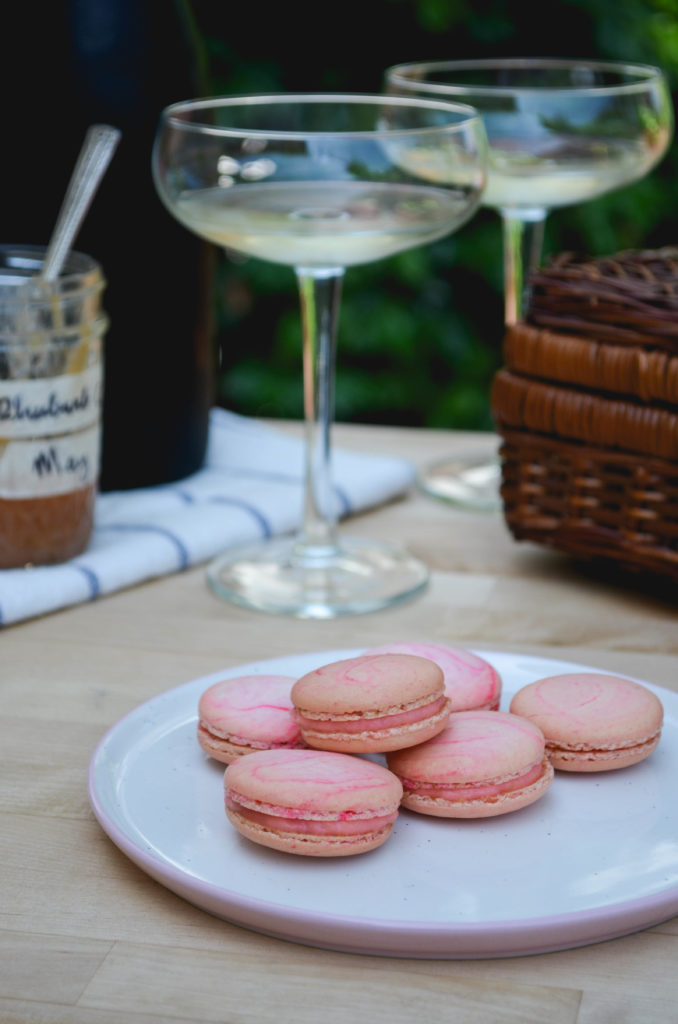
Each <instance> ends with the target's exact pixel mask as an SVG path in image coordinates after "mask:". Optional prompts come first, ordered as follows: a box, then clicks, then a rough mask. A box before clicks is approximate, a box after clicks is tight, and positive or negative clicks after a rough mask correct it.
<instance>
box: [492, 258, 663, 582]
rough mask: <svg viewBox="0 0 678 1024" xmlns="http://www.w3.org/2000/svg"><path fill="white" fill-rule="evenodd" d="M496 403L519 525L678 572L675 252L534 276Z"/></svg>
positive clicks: (579, 550) (583, 263)
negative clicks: (526, 306)
mask: <svg viewBox="0 0 678 1024" xmlns="http://www.w3.org/2000/svg"><path fill="white" fill-rule="evenodd" d="M530 285H531V300H530V305H529V314H528V317H527V319H526V321H525V322H521V323H519V324H516V325H514V326H513V327H510V328H508V330H507V332H506V336H505V339H504V361H505V366H504V368H503V369H502V370H500V371H499V372H498V373H497V375H496V376H495V379H494V382H493V387H492V411H493V415H494V418H495V423H496V426H497V430H498V432H499V434H500V435H501V437H502V441H503V444H502V451H501V457H502V489H501V490H502V499H503V505H504V515H505V518H506V522H507V525H508V527H509V529H510V531H511V533H512V534H513V535H514V537H516V539H520V540H523V539H525V540H532V541H537V542H538V543H542V544H546V545H549V546H551V547H554V548H556V549H559V550H562V551H565V552H567V553H569V554H572V555H575V556H577V557H585V558H610V559H614V560H615V562H616V563H617V564H619V565H621V566H624V567H626V568H633V569H641V570H648V571H650V572H653V573H660V574H664V575H666V574H668V575H670V576H672V577H674V578H677V579H678V250H676V249H664V250H656V251H643V252H625V253H620V254H618V255H617V256H614V257H608V258H604V259H597V260H584V259H582V258H580V257H573V256H570V255H568V254H561V255H560V256H559V257H557V258H556V259H554V260H553V261H552V262H551V263H550V264H549V265H548V266H547V267H546V268H544V269H542V270H540V271H539V272H537V273H535V274H533V275H532V277H531V279H530Z"/></svg>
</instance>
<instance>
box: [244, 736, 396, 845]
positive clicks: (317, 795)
mask: <svg viewBox="0 0 678 1024" xmlns="http://www.w3.org/2000/svg"><path fill="white" fill-rule="evenodd" d="M224 796H225V804H226V814H227V815H228V818H229V821H230V822H231V823H232V824H233V825H234V826H235V828H237V830H238V831H239V832H240V833H241V835H243V836H245V837H246V838H247V839H251V840H252V841H253V842H255V843H259V844H260V845H262V846H269V847H272V848H273V849H274V850H284V851H286V852H288V853H296V854H302V855H305V856H310V857H345V856H348V855H349V854H355V853H365V852H367V851H368V850H373V849H375V847H377V846H381V844H382V843H383V842H385V841H386V839H388V837H389V835H390V834H391V830H392V829H393V823H394V821H395V820H396V818H397V816H398V808H399V805H400V798H401V796H402V786H401V784H400V782H399V781H398V779H397V778H396V776H395V775H393V774H392V772H390V771H388V769H387V768H384V767H383V766H382V765H380V764H375V763H373V762H372V761H368V760H366V759H364V758H361V757H352V756H351V755H349V754H336V753H330V752H328V751H324V750H262V751H260V752H259V753H256V754H251V755H249V756H248V757H242V758H239V759H238V760H237V761H234V762H233V763H232V764H230V765H229V766H228V768H227V769H226V772H225V774H224Z"/></svg>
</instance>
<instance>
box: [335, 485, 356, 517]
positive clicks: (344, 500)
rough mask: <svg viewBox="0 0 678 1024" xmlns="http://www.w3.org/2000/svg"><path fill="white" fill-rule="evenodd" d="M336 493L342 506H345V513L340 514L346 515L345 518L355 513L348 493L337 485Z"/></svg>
mask: <svg viewBox="0 0 678 1024" xmlns="http://www.w3.org/2000/svg"><path fill="white" fill-rule="evenodd" d="M334 493H335V494H336V496H337V497H338V498H339V501H340V502H341V504H342V506H343V511H342V512H340V513H339V514H340V515H344V516H350V514H351V512H352V511H353V506H352V505H351V502H350V501H349V497H348V494H347V493H346V491H344V490H342V488H341V487H337V485H336V484H335V485H334Z"/></svg>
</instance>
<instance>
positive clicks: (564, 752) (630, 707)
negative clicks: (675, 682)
mask: <svg viewBox="0 0 678 1024" xmlns="http://www.w3.org/2000/svg"><path fill="white" fill-rule="evenodd" d="M511 711H513V712H514V713H515V714H516V715H522V716H523V717H524V718H526V719H529V721H531V722H534V724H535V725H537V726H539V728H540V729H541V731H542V732H543V733H544V736H545V737H546V752H547V754H548V756H549V758H550V759H551V761H552V762H553V765H554V767H555V768H559V769H560V770H561V771H567V772H602V771H608V770H610V769H612V768H625V767H627V766H628V765H632V764H636V763H637V762H638V761H642V760H643V759H644V758H646V757H647V756H648V755H649V754H651V753H652V751H653V750H654V749H655V747H656V746H657V744H658V743H659V737H660V735H661V729H662V722H663V718H664V709H663V707H662V704H661V701H660V700H659V698H658V697H656V696H655V695H654V693H652V691H651V690H648V689H647V687H645V686H642V685H641V684H640V683H634V682H632V681H631V680H630V679H624V678H622V677H620V676H612V675H607V674H606V673H598V672H575V673H566V674H564V675H558V676H549V677H547V678H545V679H539V680H537V681H536V682H534V683H529V684H528V685H527V686H524V687H523V688H522V689H521V690H519V691H518V692H517V693H516V694H515V696H514V697H513V700H512V701H511Z"/></svg>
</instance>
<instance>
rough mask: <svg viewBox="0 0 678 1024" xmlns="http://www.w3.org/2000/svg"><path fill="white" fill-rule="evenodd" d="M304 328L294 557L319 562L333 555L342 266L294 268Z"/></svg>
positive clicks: (335, 514)
mask: <svg viewBox="0 0 678 1024" xmlns="http://www.w3.org/2000/svg"><path fill="white" fill-rule="evenodd" d="M296 275H297V283H298V286H299V296H300V300H301V320H302V331H303V364H304V421H305V430H306V466H305V476H306V479H305V488H304V512H303V525H302V528H301V531H300V534H299V536H298V538H297V544H296V546H295V551H296V554H297V557H299V558H301V559H306V560H312V561H313V562H315V563H317V562H318V561H320V562H322V560H323V559H329V558H332V557H334V556H335V555H336V554H337V550H338V547H337V501H336V496H335V493H334V489H333V486H332V473H331V459H330V450H331V447H330V428H331V424H332V420H333V418H334V379H335V365H336V358H335V357H336V333H337V320H338V315H339V303H340V299H341V286H342V280H343V275H344V271H343V268H341V267H332V268H329V269H318V268H308V267H297V268H296Z"/></svg>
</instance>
